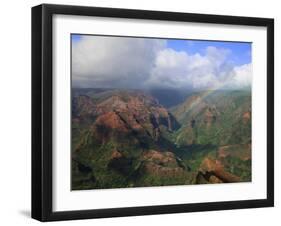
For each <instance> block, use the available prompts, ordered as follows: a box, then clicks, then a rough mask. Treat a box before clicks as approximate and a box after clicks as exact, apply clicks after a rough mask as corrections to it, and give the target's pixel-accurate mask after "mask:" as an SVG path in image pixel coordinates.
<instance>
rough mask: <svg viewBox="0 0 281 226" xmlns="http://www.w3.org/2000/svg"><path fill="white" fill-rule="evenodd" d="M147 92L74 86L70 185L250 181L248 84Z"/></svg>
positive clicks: (249, 102)
mask: <svg viewBox="0 0 281 226" xmlns="http://www.w3.org/2000/svg"><path fill="white" fill-rule="evenodd" d="M167 92H168V91H167ZM153 93H155V95H156V96H157V97H158V100H159V99H160V100H161V99H165V98H164V97H163V98H161V95H162V94H163V91H161V92H160V91H157V92H150V94H147V93H144V92H142V91H136V90H131V91H123V90H109V89H74V90H73V100H72V109H73V110H72V169H71V170H72V189H73V190H82V189H101V188H102V189H104V188H125V187H144V186H164V185H182V184H196V183H219V182H231V181H232V179H233V178H235V181H237V180H238V181H251V93H250V92H249V91H214V92H197V93H190V92H181V93H180V94H178V96H176V97H175V98H174V99H175V100H174V99H173V98H169V99H168V100H167V101H166V102H165V105H169V106H172V103H173V101H174V102H175V104H176V106H172V107H171V108H170V109H169V110H167V109H166V108H165V107H163V106H162V105H161V103H158V101H157V100H156V99H155V98H153V97H152V96H151V94H153ZM163 95H164V94H163ZM167 95H168V94H167V93H165V96H167ZM184 95H185V96H184ZM180 100H181V101H180ZM207 163H208V164H207ZM206 164H207V165H206ZM203 169H204V170H203ZM206 169H207V171H206ZM225 175H226V176H229V175H230V176H229V177H230V179H229V180H228V178H226V177H225ZM214 178H215V179H214ZM237 178H238V179H237Z"/></svg>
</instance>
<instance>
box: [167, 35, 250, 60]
mask: <svg viewBox="0 0 281 226" xmlns="http://www.w3.org/2000/svg"><path fill="white" fill-rule="evenodd" d="M167 45H168V47H169V48H172V49H174V50H176V51H186V52H187V53H188V54H196V53H199V54H201V55H205V50H206V48H207V47H208V46H213V47H216V48H218V49H227V50H230V54H229V56H228V60H230V61H231V62H232V63H233V64H234V65H243V64H248V63H251V61H252V60H251V43H247V42H223V41H203V40H175V39H174V40H168V42H167Z"/></svg>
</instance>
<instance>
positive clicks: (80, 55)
mask: <svg viewBox="0 0 281 226" xmlns="http://www.w3.org/2000/svg"><path fill="white" fill-rule="evenodd" d="M72 50H73V52H72V56H73V59H72V72H73V85H74V86H75V87H102V88H140V89H149V88H163V89H164V88H180V89H186V88H190V89H217V88H222V87H224V88H228V89H231V88H244V87H249V86H250V85H251V79H252V70H251V64H245V65H241V66H236V65H234V64H233V63H232V62H231V61H230V60H229V55H230V54H231V51H230V50H228V49H223V48H216V47H213V46H209V47H207V48H206V49H205V51H204V53H201V54H199V53H195V54H189V53H188V52H186V51H176V50H174V49H172V48H168V47H167V42H166V41H165V40H160V39H144V38H124V37H122V38H119V37H101V36H100V37H99V36H83V38H82V39H81V40H80V41H79V42H76V43H74V44H73V48H72Z"/></svg>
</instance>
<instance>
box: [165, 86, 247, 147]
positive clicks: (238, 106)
mask: <svg viewBox="0 0 281 226" xmlns="http://www.w3.org/2000/svg"><path fill="white" fill-rule="evenodd" d="M170 110H171V113H172V114H173V115H174V116H175V117H176V118H177V120H178V121H179V122H180V123H181V125H182V126H181V129H180V130H179V131H178V132H177V136H176V143H177V144H180V145H190V144H216V145H227V144H237V143H239V144H247V143H250V142H251V93H250V92H249V91H206V92H200V93H196V94H194V95H191V96H190V97H188V98H187V99H186V100H185V101H184V102H183V103H181V104H179V105H178V106H176V107H173V108H172V109H170Z"/></svg>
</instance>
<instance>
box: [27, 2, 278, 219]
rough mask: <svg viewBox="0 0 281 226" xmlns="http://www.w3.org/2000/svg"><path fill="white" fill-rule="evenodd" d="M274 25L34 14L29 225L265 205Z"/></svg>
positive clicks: (135, 14) (180, 16)
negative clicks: (40, 222)
mask: <svg viewBox="0 0 281 226" xmlns="http://www.w3.org/2000/svg"><path fill="white" fill-rule="evenodd" d="M273 89H274V21H273V19H268V18H252V17H237V16H218V15H202V14H189V13H176V12H160V11H144V10H132V9H117V8H116V9H114V8H96V7H82V6H64V5H46V4H43V5H39V6H35V7H33V8H32V217H33V218H35V219H37V220H40V221H55V220H71V219H85V218H102V217H121V216H134V215H147V214H166V213H179V212H192V211H209V210H226V209H238V208H256V207H270V206H273V205H274V159H273V155H274V90H273Z"/></svg>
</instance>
